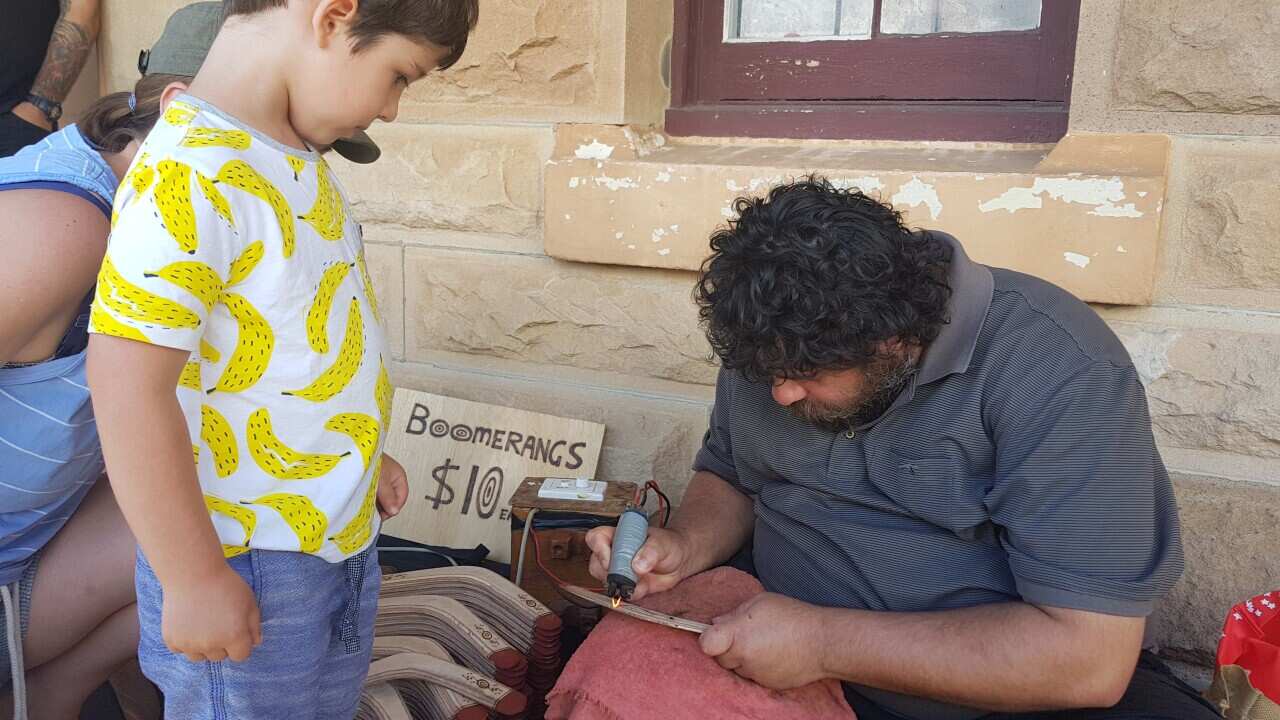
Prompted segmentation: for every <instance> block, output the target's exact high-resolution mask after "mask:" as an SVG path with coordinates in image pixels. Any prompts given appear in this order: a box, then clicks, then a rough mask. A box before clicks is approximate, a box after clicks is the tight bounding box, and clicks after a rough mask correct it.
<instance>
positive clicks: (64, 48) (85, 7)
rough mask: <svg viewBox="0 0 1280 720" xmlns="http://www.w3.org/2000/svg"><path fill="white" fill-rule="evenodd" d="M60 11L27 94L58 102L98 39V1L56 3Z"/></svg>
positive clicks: (79, 0) (63, 97) (78, 74)
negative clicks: (58, 4)
mask: <svg viewBox="0 0 1280 720" xmlns="http://www.w3.org/2000/svg"><path fill="white" fill-rule="evenodd" d="M60 3H61V6H62V9H61V13H60V14H59V15H58V22H57V24H55V25H54V26H53V34H52V36H50V38H49V47H48V49H47V50H46V51H45V56H44V64H43V65H41V66H40V72H39V73H38V74H37V75H36V79H35V83H34V84H33V85H32V86H31V93H32V94H33V95H39V96H40V97H42V98H47V99H49V100H53V101H54V102H62V101H63V100H65V99H66V98H67V94H68V93H70V92H71V86H72V85H74V84H75V82H76V78H77V77H79V76H80V71H81V70H82V69H83V68H84V64H85V62H86V61H87V60H88V59H89V51H90V50H91V49H92V48H93V43H94V41H95V40H96V39H97V38H98V27H99V15H98V0H60Z"/></svg>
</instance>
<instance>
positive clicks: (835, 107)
mask: <svg viewBox="0 0 1280 720" xmlns="http://www.w3.org/2000/svg"><path fill="white" fill-rule="evenodd" d="M883 2H884V0H875V2H874V11H873V12H874V14H873V18H872V22H871V30H870V33H869V34H870V37H868V38H865V39H855V40H843V39H839V40H822V41H812V42H795V41H785V42H728V41H726V40H725V38H726V33H725V27H724V23H725V14H726V13H725V7H726V3H725V1H724V0H675V12H676V16H675V37H674V39H673V42H672V57H671V63H672V87H671V107H670V108H669V109H668V110H667V117H666V130H667V132H669V133H671V134H673V135H714V136H747V137H777V138H879V139H891V140H982V141H1006V142H1054V141H1056V140H1058V139H1059V138H1060V137H1062V135H1063V134H1065V133H1066V130H1067V106H1068V101H1069V99H1070V92H1071V70H1072V64H1073V61H1074V58H1075V44H1076V26H1077V19H1078V16H1079V11H1080V2H1079V0H1043V4H1042V7H1041V15H1040V24H1039V27H1037V28H1036V29H1034V30H1026V31H1006V32H990V33H935V34H928V35H887V34H883V33H881V32H879V30H878V28H879V27H880V15H881V6H882V4H883Z"/></svg>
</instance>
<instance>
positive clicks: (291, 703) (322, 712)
mask: <svg viewBox="0 0 1280 720" xmlns="http://www.w3.org/2000/svg"><path fill="white" fill-rule="evenodd" d="M227 564H229V565H230V566H231V567H232V568H233V569H234V570H235V571H236V572H237V573H239V574H240V577H242V578H244V581H245V582H246V583H248V585H249V587H250V588H252V589H253V594H254V597H256V598H257V601H258V609H259V610H260V611H261V613H262V644H261V645H259V646H258V647H256V648H254V650H253V653H252V654H251V655H250V656H249V658H248V659H247V660H245V661H244V662H240V663H236V662H231V661H230V660H224V661H222V662H200V663H193V662H190V661H189V660H187V659H186V658H185V657H183V656H182V655H176V654H174V653H173V652H170V650H169V648H167V647H165V644H164V641H163V639H162V638H161V634H160V608H161V605H162V593H161V588H160V583H159V581H158V580H157V579H156V576H155V574H154V573H153V572H152V570H151V566H150V565H148V564H147V561H146V558H144V557H143V556H142V553H141V552H139V553H138V563H137V573H136V582H137V587H138V620H139V622H140V624H141V631H142V635H141V641H140V643H139V647H138V660H139V662H140V663H141V665H142V672H143V674H144V675H146V676H147V677H148V678H150V680H151V681H152V682H154V683H155V684H156V685H157V686H159V687H160V690H161V691H162V692H163V693H164V701H165V703H164V705H165V707H164V716H165V718H166V720H188V719H191V720H223V719H224V718H228V719H234V720H257V719H261V720H281V719H283V718H288V719H289V720H348V719H349V718H352V717H354V716H355V713H356V707H357V705H358V703H359V700H360V690H361V688H362V687H363V685H364V679H365V676H366V675H367V674H368V672H369V657H370V654H371V652H372V650H373V621H374V617H375V615H376V614H377V611H378V590H379V588H380V587H381V585H382V572H381V570H380V569H379V568H378V556H377V551H376V549H375V548H373V547H372V546H371V547H370V548H369V549H368V550H365V551H364V552H362V553H360V554H358V555H355V556H352V557H351V558H349V559H347V560H346V561H344V562H339V563H329V562H326V561H325V560H323V559H321V558H318V557H315V556H312V555H303V554H301V553H295V552H273V551H268V550H251V551H250V552H248V553H246V554H244V555H238V556H236V557H234V558H230V559H228V560H227Z"/></svg>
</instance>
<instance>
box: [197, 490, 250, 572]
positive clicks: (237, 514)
mask: <svg viewBox="0 0 1280 720" xmlns="http://www.w3.org/2000/svg"><path fill="white" fill-rule="evenodd" d="M204 506H205V507H206V508H208V510H209V512H211V513H217V514H219V515H226V516H227V517H229V518H231V519H232V520H235V521H236V522H238V523H240V527H242V528H244V545H240V546H237V545H223V550H224V551H225V550H226V548H228V547H230V548H235V549H237V550H241V551H243V550H247V549H248V547H249V540H251V539H252V538H253V531H254V530H255V529H257V527H258V514H257V513H256V512H254V511H253V510H252V509H250V508H247V507H245V506H244V505H240V504H238V503H233V502H227V501H226V500H223V499H222V498H220V497H218V496H216V495H210V494H209V493H205V495H204ZM237 554H238V553H237ZM227 557H231V556H230V555H228V556H227Z"/></svg>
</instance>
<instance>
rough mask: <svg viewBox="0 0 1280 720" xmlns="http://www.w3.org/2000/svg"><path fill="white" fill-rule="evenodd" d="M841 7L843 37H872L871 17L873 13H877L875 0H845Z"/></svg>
mask: <svg viewBox="0 0 1280 720" xmlns="http://www.w3.org/2000/svg"><path fill="white" fill-rule="evenodd" d="M841 5H842V7H841V8H840V35H841V37H846V38H869V37H871V17H872V13H873V12H874V11H875V7H874V6H875V0H844V2H843V3H841Z"/></svg>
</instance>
